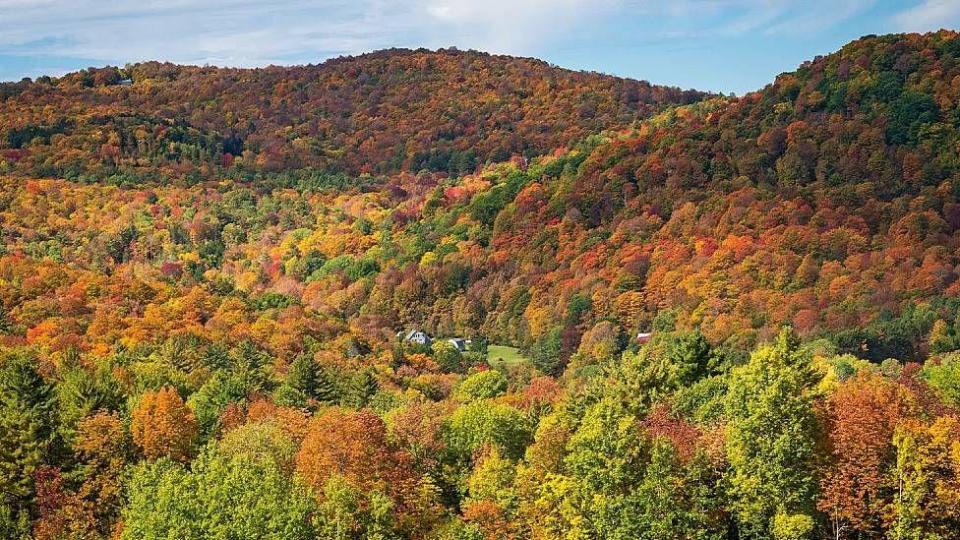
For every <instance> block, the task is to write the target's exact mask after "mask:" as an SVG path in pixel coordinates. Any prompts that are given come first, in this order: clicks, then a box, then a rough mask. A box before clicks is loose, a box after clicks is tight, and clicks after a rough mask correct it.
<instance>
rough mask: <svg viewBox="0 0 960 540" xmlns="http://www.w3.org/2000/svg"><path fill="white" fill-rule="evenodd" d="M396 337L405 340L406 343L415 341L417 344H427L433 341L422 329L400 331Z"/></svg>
mask: <svg viewBox="0 0 960 540" xmlns="http://www.w3.org/2000/svg"><path fill="white" fill-rule="evenodd" d="M397 337H399V338H400V339H402V340H403V341H406V342H407V343H415V344H417V345H426V346H429V345H430V344H431V343H433V340H432V339H430V336H429V335H428V334H427V333H426V332H424V331H423V330H416V329H414V330H408V331H407V332H400V333H399V334H397Z"/></svg>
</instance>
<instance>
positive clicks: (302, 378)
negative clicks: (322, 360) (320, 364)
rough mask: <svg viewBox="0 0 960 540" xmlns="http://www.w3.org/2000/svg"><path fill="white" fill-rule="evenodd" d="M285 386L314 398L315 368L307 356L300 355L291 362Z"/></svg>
mask: <svg viewBox="0 0 960 540" xmlns="http://www.w3.org/2000/svg"><path fill="white" fill-rule="evenodd" d="M287 384H288V385H290V386H291V387H292V388H294V389H295V390H299V391H300V392H303V394H304V395H306V396H308V397H314V396H315V392H316V390H317V366H316V365H315V364H314V362H313V360H312V359H311V358H310V357H308V356H307V355H304V354H301V355H297V357H296V358H295V359H294V360H293V363H292V364H291V365H290V371H288V372H287Z"/></svg>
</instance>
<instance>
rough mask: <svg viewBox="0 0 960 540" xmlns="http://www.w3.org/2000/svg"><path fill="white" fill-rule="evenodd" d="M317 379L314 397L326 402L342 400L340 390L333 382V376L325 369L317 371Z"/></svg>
mask: <svg viewBox="0 0 960 540" xmlns="http://www.w3.org/2000/svg"><path fill="white" fill-rule="evenodd" d="M316 376H317V380H316V384H315V386H314V397H316V398H317V400H319V401H323V402H325V403H337V402H338V401H340V391H339V390H338V389H337V385H336V384H334V382H333V377H331V375H330V373H329V372H328V371H327V370H325V369H320V370H318V371H317V372H316Z"/></svg>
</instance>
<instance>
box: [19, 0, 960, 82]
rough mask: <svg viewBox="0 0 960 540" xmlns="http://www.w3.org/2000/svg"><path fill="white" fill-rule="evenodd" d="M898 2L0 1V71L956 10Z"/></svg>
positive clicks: (309, 55) (708, 40)
mask: <svg viewBox="0 0 960 540" xmlns="http://www.w3.org/2000/svg"><path fill="white" fill-rule="evenodd" d="M910 1H911V2H912V4H911V5H913V6H914V7H911V8H909V9H906V10H904V7H903V3H902V1H901V0H299V1H297V0H204V1H202V2H198V1H196V0H0V80H2V79H14V78H19V77H21V76H23V75H28V74H29V75H36V74H39V73H59V72H62V71H64V69H66V68H65V66H81V65H90V64H92V65H100V64H105V63H112V64H124V63H126V62H134V61H141V60H148V59H158V60H169V61H173V62H178V63H190V64H214V65H229V66H263V65H267V64H299V63H313V62H320V61H322V60H325V59H327V58H330V57H334V56H339V55H344V54H357V53H362V52H367V51H371V50H375V49H381V48H386V47H421V46H423V47H430V48H436V47H445V46H451V45H454V46H458V47H461V48H475V49H482V50H487V51H490V52H500V53H508V54H516V55H527V56H541V57H548V58H556V57H561V58H562V56H563V54H564V53H563V52H560V53H558V51H565V52H566V53H567V54H575V55H579V58H581V59H585V58H587V57H595V58H596V64H593V63H592V61H591V62H590V63H589V64H590V65H591V66H595V68H596V69H612V70H614V71H619V70H618V69H617V67H616V66H615V65H611V62H613V58H614V57H616V55H621V58H622V57H623V56H625V55H628V54H637V51H640V50H641V47H642V48H643V49H642V50H643V51H644V52H649V51H651V50H653V49H651V47H656V48H657V49H656V50H659V51H668V52H669V51H671V50H678V48H684V47H686V48H688V49H690V50H691V51H693V50H695V49H696V48H695V47H690V46H689V45H690V43H694V44H696V45H698V46H699V47H700V49H701V50H702V49H703V48H704V47H707V46H709V47H710V48H711V49H716V48H717V47H722V46H723V44H724V43H727V44H731V45H732V46H734V47H736V46H740V45H741V44H742V43H744V42H747V41H753V42H757V43H758V46H759V47H760V48H763V47H765V46H769V44H771V43H773V42H777V43H782V42H784V41H785V40H786V41H789V40H793V42H795V43H808V42H811V41H814V40H816V39H817V36H823V35H826V34H827V33H829V32H834V33H836V34H845V31H844V28H845V27H846V26H847V25H848V23H852V22H854V21H856V22H857V23H858V25H859V23H860V22H861V21H862V19H863V17H867V16H868V15H869V14H870V12H872V11H879V12H882V14H883V15H882V19H877V18H876V14H874V16H875V20H877V21H882V22H883V24H884V25H885V26H883V28H886V29H889V28H890V27H891V26H894V27H900V28H902V29H908V30H929V29H933V28H934V27H940V26H945V25H950V24H955V23H956V22H958V20H960V0H910ZM891 4H892V7H891ZM878 6H879V7H878ZM858 25H850V26H858ZM861 26H862V25H861ZM881 31H882V30H881ZM851 32H852V31H851ZM850 37H851V38H853V37H857V36H856V35H852V36H850ZM836 44H837V43H836V41H833V42H831V43H830V47H831V48H832V47H834V46H836ZM826 50H829V48H827V49H826ZM618 51H619V52H618ZM817 52H823V49H818V50H817ZM555 53H558V54H555ZM690 54H691V55H693V54H694V53H693V52H691V53H690ZM804 56H805V55H799V54H798V55H797V56H796V57H797V58H802V57H804ZM698 60H700V59H699V58H693V57H692V58H690V61H691V62H694V63H695V62H696V61H698ZM628 61H630V60H629V59H628ZM631 62H632V63H633V64H637V62H634V61H631ZM583 64H584V65H586V64H587V63H586V62H583ZM790 67H792V66H791V65H784V66H782V68H783V69H787V68H790ZM708 68H709V69H712V68H711V67H710V66H708ZM72 69H75V68H72ZM678 69H679V67H678ZM689 69H696V67H693V66H691V67H690V68H689ZM636 75H637V76H640V77H645V76H652V75H655V74H648V73H637V74H636ZM760 80H764V79H760Z"/></svg>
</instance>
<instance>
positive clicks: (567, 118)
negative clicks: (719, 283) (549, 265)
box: [0, 50, 703, 178]
mask: <svg viewBox="0 0 960 540" xmlns="http://www.w3.org/2000/svg"><path fill="white" fill-rule="evenodd" d="M124 77H129V78H130V81H125V80H124ZM129 82H132V84H128V83H129ZM702 96H703V94H702V93H699V92H693V91H681V90H679V89H677V88H666V87H658V86H652V85H650V84H648V83H645V82H640V81H634V80H629V79H621V78H617V77H611V76H606V75H600V74H596V73H583V72H573V71H568V70H564V69H560V68H557V67H554V66H550V65H548V64H547V63H545V62H542V61H539V60H533V59H527V58H512V57H506V56H493V55H489V54H483V53H477V52H460V51H455V50H440V51H436V52H432V51H427V50H417V51H411V50H388V51H380V52H376V53H371V54H366V55H363V56H358V57H351V58H340V59H336V60H331V61H328V62H325V63H323V64H320V65H313V66H303V67H289V68H287V67H283V68H281V67H270V68H266V69H220V68H199V67H186V66H176V65H171V64H158V63H146V64H137V65H133V66H129V67H128V68H127V69H124V70H118V69H115V68H104V69H92V68H91V69H90V70H86V71H83V72H79V73H73V74H70V75H66V76H64V77H62V78H60V79H58V80H50V79H48V78H42V79H40V80H38V81H37V82H34V83H13V84H7V85H3V86H2V87H0V100H2V101H0V103H2V107H0V135H2V137H0V153H2V154H0V155H3V156H5V157H6V159H7V162H8V167H10V165H9V163H10V162H13V166H12V168H13V169H14V170H17V171H20V172H24V173H30V174H34V175H43V176H61V177H64V176H66V177H77V176H80V175H84V174H85V175H95V176H98V177H101V178H102V177H106V176H110V175H113V174H118V173H119V174H121V175H127V176H130V177H134V178H136V177H150V176H151V175H152V176H154V177H156V176H158V175H159V174H161V173H163V174H166V175H169V176H173V177H182V176H184V175H187V174H192V175H193V177H194V178H197V177H198V176H197V175H203V176H209V175H210V174H212V173H214V172H218V171H223V170H229V169H231V168H235V169H238V170H240V171H246V172H248V173H253V172H271V171H273V172H275V171H279V170H286V171H289V170H291V169H302V168H305V167H311V168H314V169H322V170H327V171H331V170H332V171H338V170H339V171H346V172H348V173H350V174H358V173H361V172H373V173H387V172H396V171H399V170H412V171H418V170H421V169H429V170H434V171H449V172H452V173H467V172H473V171H474V170H475V169H476V168H477V166H478V165H482V164H484V163H486V162H490V161H504V160H507V159H509V158H510V157H511V155H514V154H522V155H526V156H528V157H531V156H534V155H539V154H543V153H545V152H549V151H552V150H553V149H554V148H557V147H562V146H566V145H568V144H570V143H572V142H574V141H576V140H578V139H580V138H582V137H584V136H586V135H588V134H590V133H593V132H596V131H599V130H601V129H606V128H611V127H617V126H628V125H630V124H631V123H632V122H634V121H636V120H637V119H640V118H644V117H646V116H649V115H650V114H651V113H653V112H656V111H658V110H660V109H662V108H663V107H665V106H668V105H674V104H682V103H689V102H691V101H694V100H696V99H699V98H701V97H702ZM4 98H5V99H4ZM3 149H6V151H4V150H3Z"/></svg>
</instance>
